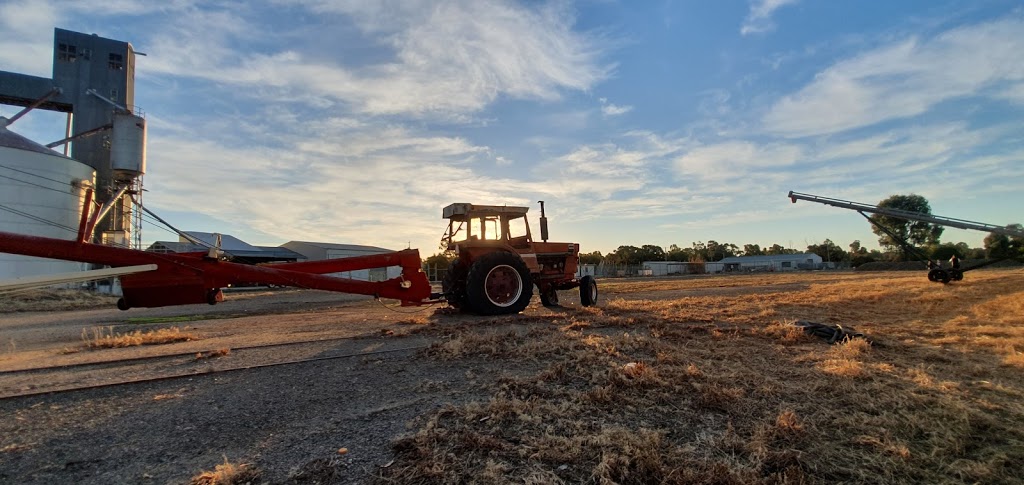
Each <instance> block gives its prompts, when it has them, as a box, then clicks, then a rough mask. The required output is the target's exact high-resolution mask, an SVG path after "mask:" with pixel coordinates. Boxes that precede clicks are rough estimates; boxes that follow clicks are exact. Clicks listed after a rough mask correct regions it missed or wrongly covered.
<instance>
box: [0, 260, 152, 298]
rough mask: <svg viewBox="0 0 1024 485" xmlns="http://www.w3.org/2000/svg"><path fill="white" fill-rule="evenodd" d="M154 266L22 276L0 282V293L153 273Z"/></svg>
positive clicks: (145, 265) (144, 265) (142, 265)
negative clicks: (147, 272)
mask: <svg viewBox="0 0 1024 485" xmlns="http://www.w3.org/2000/svg"><path fill="white" fill-rule="evenodd" d="M156 269H157V265H155V264H141V265H137V266H124V267H121V268H105V269H94V270H89V271H75V272H72V273H60V274H52V275H41V276H22V277H21V278H14V279H12V280H2V281H0V292H12V293H13V292H16V291H25V290H32V289H36V288H45V287H47V286H53V285H60V284H65V283H80V282H83V281H94V280H102V279H105V278H110V277H112V276H121V275H126V274H133V273H142V272H146V271H155V270H156Z"/></svg>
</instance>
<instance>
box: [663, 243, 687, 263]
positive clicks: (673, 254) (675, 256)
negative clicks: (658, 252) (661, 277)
mask: <svg viewBox="0 0 1024 485" xmlns="http://www.w3.org/2000/svg"><path fill="white" fill-rule="evenodd" d="M692 254H693V251H692V250H691V249H690V248H681V247H679V246H678V245H676V244H672V245H670V246H669V247H668V251H667V252H666V253H665V258H666V259H668V260H669V261H689V260H690V255H692Z"/></svg>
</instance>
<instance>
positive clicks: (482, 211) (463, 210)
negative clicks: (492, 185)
mask: <svg viewBox="0 0 1024 485" xmlns="http://www.w3.org/2000/svg"><path fill="white" fill-rule="evenodd" d="M529 210H530V208H529V207H515V206H507V205H475V204H467V203H465V202H457V203H455V204H448V206H447V207H445V208H444V212H443V213H442V214H441V217H442V218H443V219H466V218H469V217H484V216H499V215H506V216H511V217H521V216H525V215H526V213H527V211H529Z"/></svg>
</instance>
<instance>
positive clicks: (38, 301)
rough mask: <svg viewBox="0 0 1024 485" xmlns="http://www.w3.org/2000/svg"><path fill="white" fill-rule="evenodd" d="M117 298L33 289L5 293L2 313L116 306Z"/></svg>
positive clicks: (80, 291) (1, 306) (82, 291)
mask: <svg viewBox="0 0 1024 485" xmlns="http://www.w3.org/2000/svg"><path fill="white" fill-rule="evenodd" d="M117 298H118V297H116V296H113V295H105V294H101V293H96V292H94V291H86V290H56V289H41V290H31V291H24V292H18V293H10V294H3V295H2V297H0V313H12V312H46V311H66V310H86V309H90V308H114V306H115V305H116V304H117Z"/></svg>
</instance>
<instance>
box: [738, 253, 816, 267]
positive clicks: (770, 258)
mask: <svg viewBox="0 0 1024 485" xmlns="http://www.w3.org/2000/svg"><path fill="white" fill-rule="evenodd" d="M719 263H721V264H722V265H723V266H724V268H723V269H724V271H793V270H797V269H823V268H824V264H823V263H822V260H821V256H818V255H817V254H814V253H800V254H773V255H765V256H737V257H732V258H725V259H723V260H721V261H719Z"/></svg>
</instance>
